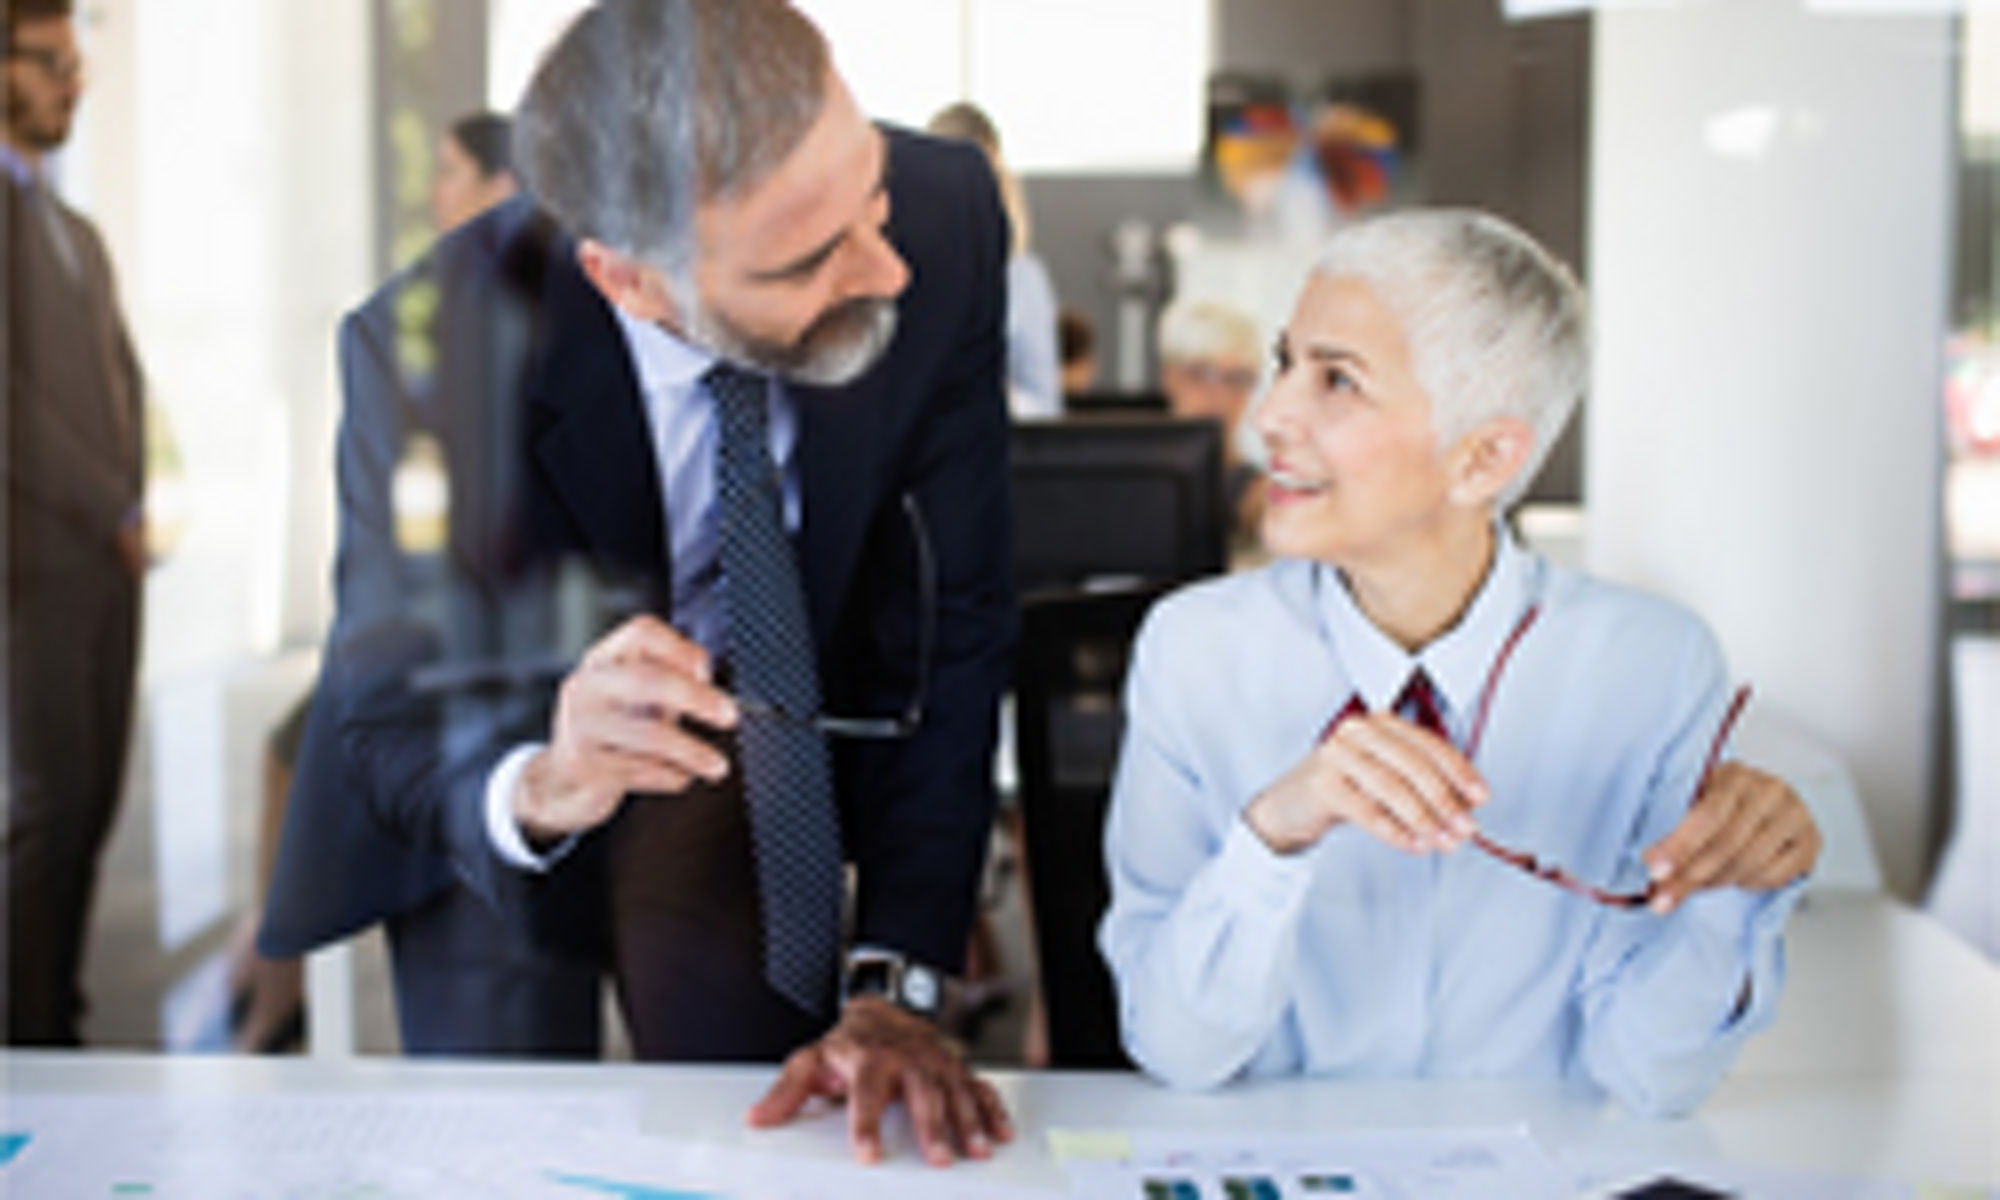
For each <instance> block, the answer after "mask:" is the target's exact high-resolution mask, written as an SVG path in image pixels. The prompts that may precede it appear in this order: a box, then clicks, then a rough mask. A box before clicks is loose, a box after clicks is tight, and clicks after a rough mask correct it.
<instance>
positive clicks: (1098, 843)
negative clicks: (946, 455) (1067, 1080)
mask: <svg viewBox="0 0 2000 1200" xmlns="http://www.w3.org/2000/svg"><path fill="white" fill-rule="evenodd" d="M1168 586H1169V585H1164V584H1161V585H1153V586H1148V587H1141V588H1134V589H1129V590H1124V591H1114V592H1081V591H1079V592H1068V593H1061V594H1045V595H1037V596H1031V597H1029V598H1027V599H1026V600H1025V601H1023V603H1022V606H1021V617H1022V625H1021V650H1020V655H1019V658H1018V659H1017V661H1016V666H1015V671H1014V703H1015V708H1014V722H1015V732H1014V750H1015V760H1016V766H1017V768H1018V771H1019V778H1020V802H1021V823H1022V827H1023V839H1024V841H1025V845H1024V847H1023V853H1024V857H1025V858H1026V860H1027V863H1026V865H1027V875H1028V890H1029V896H1030V899H1031V907H1032V908H1033V910H1034V932H1035V945H1036V952H1037V954H1038V956H1039V958H1040V962H1041V988H1042V1001H1043V1005H1044V1008H1045V1011H1046V1014H1047V1016H1048V1030H1049V1065H1051V1066H1056V1067H1071V1068H1093V1067H1095V1068H1130V1067H1131V1065H1132V1063H1131V1060H1130V1059H1128V1058H1127V1057H1126V1056H1125V1052H1124V1050H1123V1048H1122V1047H1121V1045H1120V1043H1119V1040H1118V1008H1117V1003H1116V1001H1115V998H1114V996H1113V992H1112V986H1111V975H1110V972H1109V971H1108V970H1106V968H1105V966H1104V960H1103V959H1102V958H1101V957H1099V955H1098V953H1097V923H1098V921H1099V919H1100V918H1102V917H1103V915H1104V910H1105V908H1106V907H1107V906H1108V905H1109V903H1110V899H1111V891H1110V885H1109V882H1108V881H1107V880H1106V878H1105V873H1104V850H1103V832H1104V818H1105V812H1106V809H1107V808H1108V807H1109V805H1110V800H1111V776H1112V770H1113V768H1114V767H1115V766H1116V764H1117V760H1118V745H1119V741H1120V739H1121V738H1122V737H1123V735H1124V719H1123V714H1122V711H1121V708H1120V694H1121V691H1122V689H1123V687H1124V683H1125V667H1126V658H1127V654H1128V652H1129V650H1130V647H1131V643H1132V637H1133V635H1134V634H1135V633H1137V632H1138V629H1139V623H1140V621H1142V620H1143V619H1144V618H1145V615H1146V610H1147V609H1149V608H1151V607H1152V604H1153V602H1154V601H1155V600H1157V599H1159V597H1160V596H1161V594H1162V593H1164V592H1165V591H1166V590H1167V589H1168Z"/></svg>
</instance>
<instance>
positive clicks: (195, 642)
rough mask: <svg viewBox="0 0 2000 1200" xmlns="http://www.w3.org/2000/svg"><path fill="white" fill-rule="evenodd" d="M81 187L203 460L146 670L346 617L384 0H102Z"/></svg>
mask: <svg viewBox="0 0 2000 1200" xmlns="http://www.w3.org/2000/svg"><path fill="white" fill-rule="evenodd" d="M84 11H85V18H86V19H85V29H86V34H87V49H88V50H89V52H90V53H91V55H92V61H91V68H90V69H91V86H90V91H89V93H88V94H87V95H86V97H85V100H84V105H83V108H82V110H81V115H80V125H81V128H80V129H79V135H80V136H79V138H78V141H77V144H76V145H75V147H73V152H72V153H71V155H70V156H69V157H70V159H71V161H69V162H67V163H65V164H64V168H65V169H64V184H65V188H66V189H67V190H69V191H71V193H72V194H73V195H75V196H76V197H77V198H78V199H79V202H80V203H82V204H83V205H84V206H85V207H86V208H87V209H89V210H91V211H92V212H94V213H95V214H96V215H97V216H98V217H99V219H100V221H101V223H102V225H103V228H104V231H105V235H106V238H107V240H108V242H109V244H110V247H111V251H112V255H113V258H114V260H115V261H116V263H117V266H118V269H119V273H120V278H121V283H122V288H123V296H124V302H125V308H126V312H127V314H128V317H129V319H130V322H131V325H132V330H133V336H134V340H135V341H136V342H137V344H138V349H139V354H140V358H141V360H142V361H143V363H144V365H145V368H146V375H147V380H148V383H149V387H150V397H151V400H152V401H153V402H154V403H155V404H157V405H158V406H160V407H161V408H162V409H164V410H165V412H166V414H167V416H168V418H169V421H170V423H171V426H172V431H173V435H174V438H175V441H176V442H177V444H178V446H179V449H180V452H181V459H182V465H183V468H184V472H185V480H184V484H185V486H184V487H183V488H182V490H181V494H180V496H179V500H180V502H181V511H182V514H183V516H184V518H185V524H184V527H183V528H184V532H183V535H182V537H181V540H180V542H179V543H178V545H176V546H175V547H174V548H173V552H172V554H171V556H170V557H169V558H167V559H166V560H165V561H164V562H163V563H162V564H161V566H160V567H159V568H157V569H156V570H155V571H154V573H153V577H152V579H151V581H150V586H149V590H148V599H147V606H148V614H149V616H148V622H147V631H146V675H147V677H148V678H149V679H158V678H162V677H165V676H167V675H170V674H172V673H174V672H178V671H184V670H189V669H205V668H207V667H212V666H214V665H216V664H219V663H222V662H226V661H228V660H230V659H232V658H236V657H240V656H243V655H247V654H258V653H267V652H269V651H271V650H273V649H275V648H276V647H277V646H278V645H280V644H281V643H284V642H293V643H297V642H301V641H306V642H310V641H314V640H316V639H317V637H318V635H319V633H320V632H321V630H322V628H323V626H324V623H325V621H326V619H327V616H328V613H329V609H330V605H329V603H328V598H327V597H328V592H327V563H328V559H329V556H330V552H331V521H332V519H331V497H332V446H331V430H332V424H333V411H334V395H335V386H334V372H333V327H334V322H335V320H336V318H337V317H338V315H339V313H340V311H341V310H342V309H343V308H345V307H346V306H348V305H351V304H353V303H354V302H356V301H357V300H359V299H360V298H361V297H362V295H363V294H365V291H366V288H367V286H368V284H369V280H368V276H367V272H368V261H369V259H368V249H369V243H368V230H369V225H368V220H369V217H368V198H369V195H370V192H369V187H368V175H367V171H368V161H369V160H368V156H367V140H366V139H367V131H368V124H367V122H368V119H369V113H368V90H367V79H368V65H367V49H368V40H367V31H368V20H367V6H366V5H361V4H335V5H294V4H287V5H270V4H264V3H261V2H259V0H170V2H166V0H150V2H147V3H141V2H140V0H97V2H95V3H92V4H90V5H88V6H87V7H86V8H85V10H84Z"/></svg>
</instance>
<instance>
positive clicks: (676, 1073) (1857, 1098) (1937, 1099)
mask: <svg viewBox="0 0 2000 1200" xmlns="http://www.w3.org/2000/svg"><path fill="white" fill-rule="evenodd" d="M1790 954H1791V972H1792V973H1791V980H1790V985H1789V988H1788V990H1787V993H1786V996H1785V1000H1784V1003H1783V1005H1782V1011H1781V1014H1780V1017H1779V1020H1778V1023H1777V1025H1776V1027H1775V1028H1773V1029H1772V1030H1770V1031H1769V1032H1767V1033H1766V1034H1765V1035H1764V1036H1763V1037H1762V1038H1760V1039H1757V1040H1756V1041H1753V1042H1752V1043H1751V1045H1750V1047H1749V1048H1748V1050H1747V1051H1746V1052H1745V1054H1744V1055H1743V1057H1742V1059H1741V1060H1740V1061H1739V1063H1738V1065H1737V1068H1736V1070H1735V1071H1734V1072H1733V1073H1732V1074H1731V1076H1730V1077H1729V1079H1728V1080H1727V1081H1726V1082H1725V1083H1724V1084H1723V1086H1722V1087H1721V1088H1720V1089H1719V1090H1718V1091H1717V1092H1716V1094H1715V1095H1714V1096H1712V1097H1711V1098H1710V1099H1709V1101H1708V1102H1707V1104H1705V1105H1704V1106H1703V1108H1702V1109H1701V1111H1700V1113H1699V1114H1698V1115H1697V1116H1695V1117H1693V1118H1691V1119H1687V1120H1681V1121H1669V1122H1653V1121H1646V1120H1642V1119H1638V1118H1634V1117H1631V1116H1629V1115H1627V1114H1625V1113H1624V1112H1622V1111H1621V1110H1619V1109H1617V1108H1616V1107H1615V1106H1610V1105H1604V1104H1599V1103H1596V1102H1594V1101H1592V1100H1591V1099H1590V1098H1589V1097H1587V1096H1585V1095H1582V1094H1580V1093H1579V1092H1577V1091H1574V1090H1571V1089H1568V1088H1565V1087H1561V1086H1556V1085H1522V1084H1506V1083H1495V1082H1435V1081H1432V1082H1422V1081H1402V1082H1389V1083H1358V1082H1342V1081H1331V1080H1294V1081H1284V1082H1278V1083H1269V1084H1262V1085H1256V1086H1239V1087H1234V1088H1228V1089H1225V1090H1223V1091H1222V1092H1219V1093H1215V1094H1209V1095H1183V1094H1176V1093H1172V1092H1168V1091H1165V1090H1163V1089H1161V1088H1160V1087H1158V1086H1156V1085H1154V1084H1152V1083H1150V1082H1148V1081H1146V1080H1144V1079H1142V1078H1138V1077H1134V1076H1129V1075H1120V1074H1082V1073H1069V1072H1041V1073H1037V1072H996V1073H994V1074H993V1076H992V1077H993V1078H994V1081H995V1082H996V1084H997V1085H998V1086H999V1087H1000V1089H1001V1091H1002V1092H1003V1093H1004V1094H1005V1095H1006V1097H1007V1100H1008V1103H1009V1104H1010V1105H1011V1106H1012V1110H1013V1111H1014V1113H1015V1114H1016V1116H1017V1119H1018V1121H1019V1124H1020V1128H1021V1137H1020V1138H1019V1139H1018V1140H1017V1141H1016V1142H1015V1144H1014V1145H1012V1146H1011V1147H1008V1148H1006V1149H1004V1150H1003V1151H1002V1152H1001V1153H1000V1155H999V1156H998V1157H997V1158H996V1159H995V1160H994V1161H993V1162H991V1163H989V1164H985V1165H982V1166H979V1167H976V1168H971V1169H970V1170H971V1171H972V1172H974V1173H977V1174H979V1175H981V1176H983V1177H984V1178H988V1179H991V1180H994V1181H995V1182H1008V1183H1015V1184H1022V1185H1027V1186H1031V1187H1037V1188H1041V1189H1045V1190H1047V1191H1049V1192H1053V1193H1061V1192H1062V1191H1063V1189H1064V1188H1065V1186H1066V1182H1065V1179H1064V1176H1063V1174H1062V1171H1061V1168H1060V1167H1059V1166H1058V1165H1057V1164H1056V1163H1054V1162H1053V1161H1052V1160H1051V1159H1050V1158H1049V1155H1048V1152H1047V1143H1046V1140H1045V1138H1044V1136H1043V1135H1044V1133H1045V1132H1046V1131H1047V1130H1049V1129H1052V1128H1084V1129H1094V1128H1125V1129H1158V1130H1175V1129H1202V1130H1210V1131H1229V1130H1236V1131H1253V1132H1259V1133H1313V1132H1325V1131H1328V1130H1332V1129H1339V1128H1408V1127H1417V1126H1447V1125H1496V1124H1498V1125H1506V1124H1514V1123H1518V1122H1521V1121H1526V1122H1527V1124H1528V1125H1529V1127H1530V1129H1531V1130H1532V1131H1533V1132H1534V1134H1535V1135H1536V1137H1537V1138H1538V1139H1540V1140H1541V1142H1542V1143H1543V1144H1544V1145H1545V1146H1547V1147H1548V1148H1549V1149H1551V1150H1552V1151H1555V1152H1557V1153H1559V1154H1561V1153H1567V1152H1575V1151H1579V1150H1584V1151H1604V1152H1611V1153H1617V1154H1621V1155H1628V1156H1630V1157H1632V1158H1634V1159H1636V1160H1642V1161H1651V1162H1669V1161H1683V1162H1684V1161H1688V1160H1706V1159H1717V1158H1721V1159H1733V1160H1741V1161H1745V1162H1758V1163H1766V1164H1772V1165H1780V1166H1790V1167H1799V1168H1812V1169H1818V1170H1824V1171H1832V1172H1838V1173H1843V1174H1853V1175H1866V1176H1877V1177H1887V1178H1896V1179H1902V1180H1905V1181H1909V1182H1919V1183H1923V1182H1929V1183H1951V1184H1958V1185H1978V1186H1982V1187H1993V1188H2000V969H1996V968H1995V967H1994V966H1992V965H1991V964H1989V963H1987V962H1986V961H1985V960H1984V959H1982V958H1980V957H1979V956H1978V955H1976V954H1975V953H1973V952H1972V951H1970V950H1969V949H1967V948H1966V947H1965V946H1964V945H1962V944H1961V943H1959V942H1957V941H1955V940H1954V939H1953V938H1952V937H1951V936H1950V935H1949V934H1947V933H1945V932H1943V931H1942V930H1941V929H1940V928H1939V927H1938V926H1936V925H1935V924H1933V923H1932V922H1931V921H1930V920H1929V919H1927V918H1925V917H1923V916H1921V915H1919V914H1917V913H1915V912H1912V911H1911V910H1909V909H1908V908H1905V907H1903V906H1901V905H1899V904H1895V903H1892V902H1889V901H1886V900H1883V899H1881V898H1879V897H1875V896H1872V895H1858V894H1842V893H1829V894H1822V895H1819V896H1817V897H1814V898H1812V899H1811V900H1810V901H1809V903H1808V904H1807V906H1806V907H1804V908H1802V909H1801V910H1800V911H1799V913H1798V915H1797V916H1796V918H1795V919H1794V921H1793V924H1792V932H1791V937H1790ZM0 1070H4V1072H5V1075H6V1090H7V1091H8V1092H12V1093H50V1092H127V1093H130V1092H134V1091H136V1092H140V1093H143V1094H149V1095H155V1096H158V1097H160V1098H161V1099H162V1100H167V1101H171V1099H172V1098H174V1097H176V1096H182V1095H196V1094H214V1093H223V1094H230V1095H257V1094H268V1093H292V1092H305V1093H328V1092H337V1091H349V1090H358V1091H379V1090H381V1089H383V1088H389V1087H393V1088H395V1089H397V1090H399V1091H404V1092H408V1091H412V1090H419V1089H431V1090H439V1091H454V1092H461V1093H462V1092H463V1091H465V1090H466V1089H467V1088H477V1089H480V1090H482V1091H485V1092H489V1093H495V1092H501V1091H506V1090H520V1091H522V1092H524V1093H525V1092H531V1091H535V1090H544V1091H554V1090H560V1091H575V1090H578V1089H582V1088H593V1087H612V1088H618V1089H624V1090H631V1089H635V1088H636V1089H638V1090H640V1091H642V1092H644V1093H645V1095H646V1105H647V1108H646V1115H645V1121H644V1123H645V1127H646V1128H647V1129H648V1130H649V1131H652V1132H658V1133H661V1134H665V1135H671V1136H674V1137H677V1138H694V1139H700V1140H703V1141H705V1142H709V1143H713V1144H715V1145H718V1146H722V1147H726V1148H733V1149H739V1150H754V1151H757V1152H761V1153H764V1154H770V1155H785V1156H792V1157H795V1158H801V1159H807V1160H831V1161H845V1159H846V1155H847V1149H846V1143H845V1125H844V1119H843V1118H842V1117H841V1116H840V1115H839V1114H837V1113H829V1114H823V1115H820V1116H818V1117H817V1118H815V1119H812V1120H809V1121H806V1122H803V1123H801V1124H798V1125H795V1126H793V1127H790V1128H786V1129H782V1130H777V1131H773V1132H752V1131H750V1130H747V1129H745V1128H744V1127H743V1125H742V1113H743V1111H744V1109H745V1108H747V1107H748V1106H749V1104H750V1103H751V1101H752V1100H754V1099H755V1098H756V1097H757V1096H758V1095H759V1094H760V1093H761V1091H762V1089H763V1088H764V1086H765V1085H766V1083H767V1082H768V1081H769V1079H770V1077H771V1074H772V1072H771V1071H770V1070H769V1069H766V1068H707V1067H659V1066H644V1065H636V1064H593V1065H572V1066H523V1065H513V1064H501V1063H471V1062H456V1063H437V1062H411V1061H399V1060H361V1061H357V1062H352V1063H332V1062H321V1061H312V1060H305V1059H246V1058H220V1057H218V1058H194V1057H178V1058H166V1057H157V1056H143V1055H113V1054H59V1053H16V1054H11V1055H6V1056H0ZM889 1149H890V1152H891V1154H892V1156H893V1157H892V1161H891V1162H890V1163H889V1164H887V1166H885V1167H884V1168H882V1169H884V1170H888V1171H892V1172H895V1173H898V1174H900V1173H904V1172H923V1171H926V1170H928V1168H925V1167H923V1166H921V1165H920V1164H918V1163H915V1162H913V1161H912V1152H911V1143H910V1140H909V1137H908V1131H907V1128H906V1127H903V1126H901V1125H900V1123H898V1124H896V1125H894V1126H892V1128H891V1131H890V1142H889ZM958 1169H959V1170H967V1168H958Z"/></svg>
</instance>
